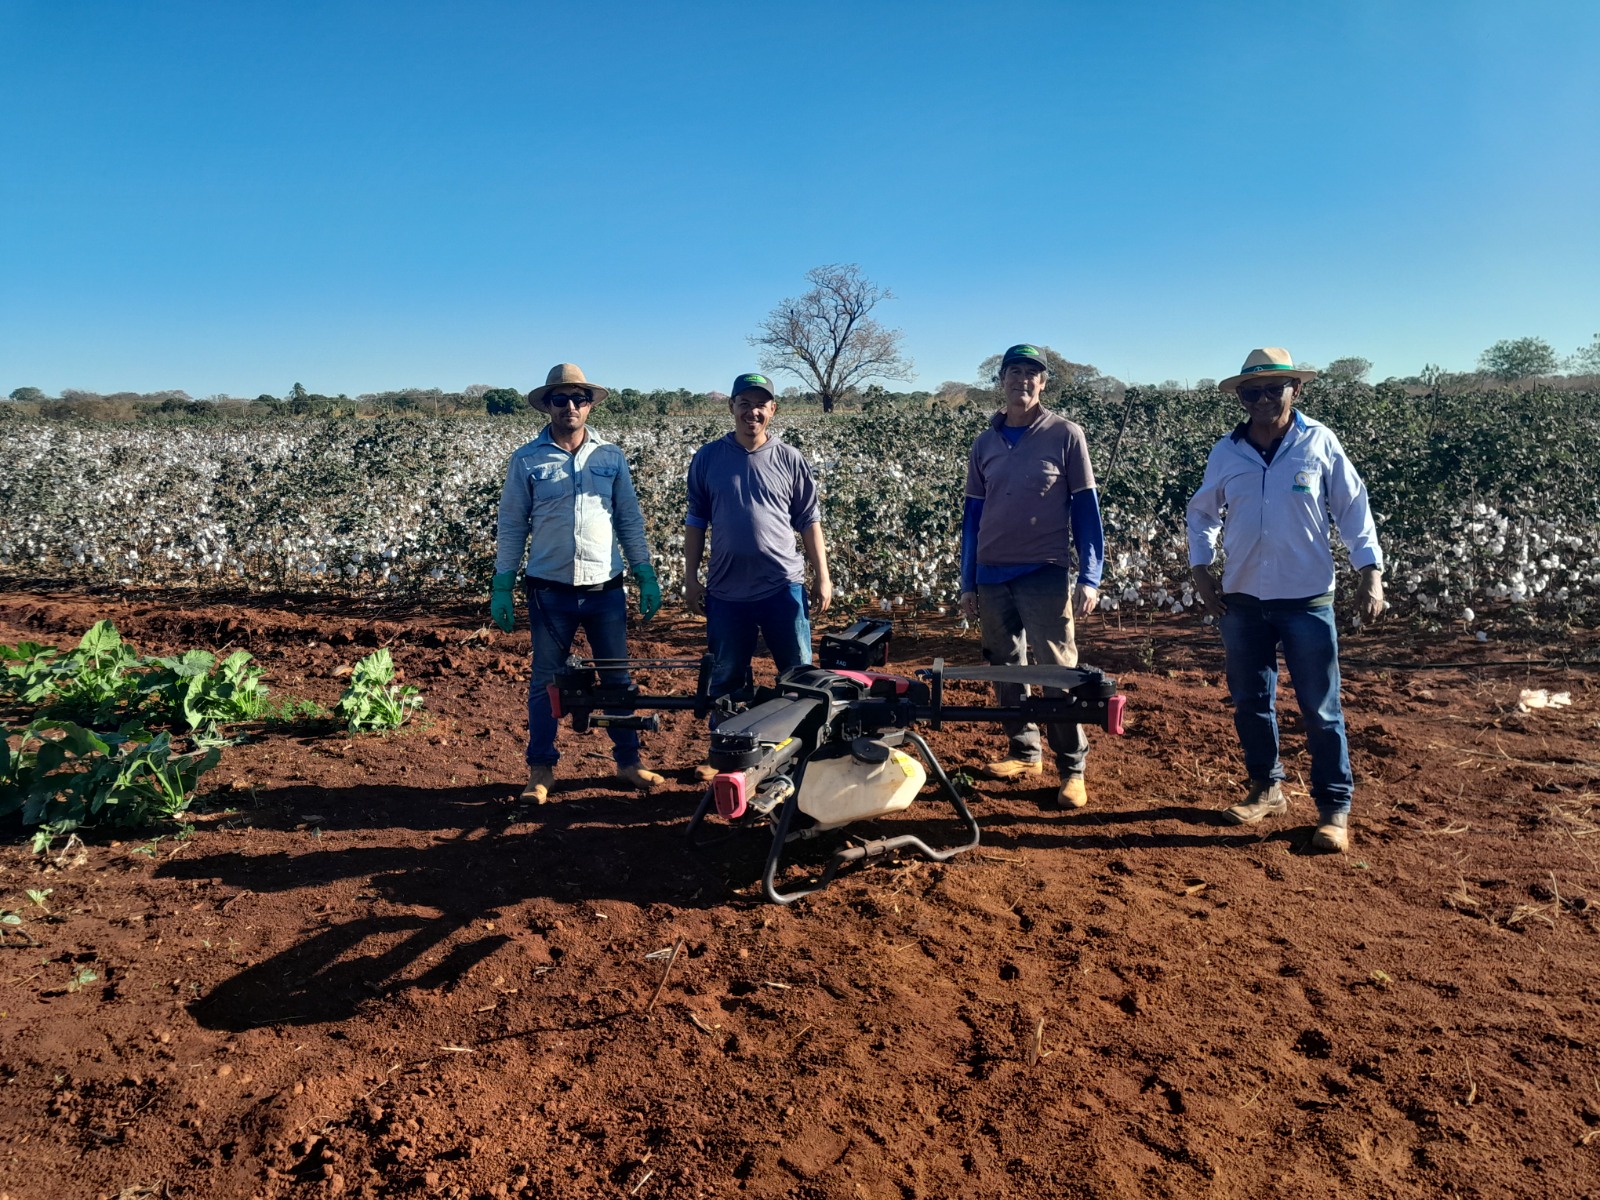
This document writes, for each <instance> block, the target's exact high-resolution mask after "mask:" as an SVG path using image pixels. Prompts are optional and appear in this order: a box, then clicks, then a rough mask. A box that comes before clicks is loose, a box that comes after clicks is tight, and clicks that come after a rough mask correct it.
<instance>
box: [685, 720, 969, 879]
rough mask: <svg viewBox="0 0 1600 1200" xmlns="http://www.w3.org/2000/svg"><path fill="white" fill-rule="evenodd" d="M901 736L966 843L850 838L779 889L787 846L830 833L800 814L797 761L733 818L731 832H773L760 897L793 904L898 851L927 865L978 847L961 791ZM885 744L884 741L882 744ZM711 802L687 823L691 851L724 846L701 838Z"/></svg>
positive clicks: (921, 746) (801, 770)
mask: <svg viewBox="0 0 1600 1200" xmlns="http://www.w3.org/2000/svg"><path fill="white" fill-rule="evenodd" d="M902 737H903V739H904V741H905V742H909V743H910V744H911V745H912V746H913V747H915V749H916V751H917V754H918V756H919V757H920V758H921V759H922V761H923V762H924V763H925V764H926V766H927V769H928V774H929V775H931V776H932V777H933V781H934V782H935V783H936V784H937V785H938V787H939V790H940V791H941V792H942V793H943V794H944V797H945V799H947V800H949V802H950V805H951V807H953V808H954V809H955V811H956V816H957V817H958V818H959V819H960V821H961V823H962V825H963V827H964V829H965V832H966V836H967V840H966V841H964V842H962V843H961V844H960V845H955V846H946V847H943V848H936V847H934V846H930V845H928V843H927V842H925V841H924V840H923V839H922V838H920V837H918V836H917V835H916V834H911V833H903V834H899V835H896V836H894V837H884V838H872V839H866V838H859V837H853V838H851V840H850V844H849V845H847V846H842V847H840V848H839V849H838V850H836V851H834V853H833V855H832V856H831V857H830V858H829V859H828V861H827V864H826V865H825V866H824V867H823V869H822V873H821V874H820V875H818V876H817V877H816V878H815V879H814V880H812V881H810V882H809V883H808V884H804V885H799V886H795V887H791V888H789V889H787V890H779V887H778V883H777V879H778V874H779V871H780V867H781V865H782V860H783V856H784V851H785V850H786V849H787V847H788V846H789V844H790V843H791V842H800V841H807V840H810V839H812V838H815V837H819V836H821V835H822V834H824V833H828V832H831V830H828V829H819V828H817V827H816V826H815V824H813V823H811V818H809V817H807V816H806V815H805V814H804V813H802V812H801V811H800V792H801V789H802V788H803V787H804V784H805V778H804V777H805V763H804V762H802V763H801V764H800V765H799V767H798V768H797V769H796V771H795V772H794V778H793V779H792V780H790V779H788V778H782V779H778V780H773V781H772V784H775V785H776V786H775V787H774V786H771V785H769V786H768V787H767V788H765V789H763V790H762V792H760V793H759V794H758V795H756V796H754V797H751V798H750V800H749V802H748V807H747V809H746V810H745V813H744V815H743V816H741V817H740V818H738V820H737V824H735V825H734V828H740V827H744V828H753V827H755V826H757V825H761V824H766V825H770V827H771V829H772V848H771V849H770V850H769V851H768V852H767V861H766V866H765V868H764V869H763V871H762V875H761V891H762V894H763V895H764V896H765V897H766V898H767V899H768V900H769V901H771V902H772V903H773V904H793V903H794V902H795V901H796V900H800V899H802V898H804V897H806V896H809V895H811V894H812V893H813V892H820V891H821V890H822V889H823V888H825V887H827V886H828V885H829V884H830V883H832V882H833V880H834V877H835V876H837V875H838V874H839V872H840V871H841V870H843V869H844V868H845V867H847V866H850V865H851V864H853V863H861V862H867V861H870V860H872V859H877V858H886V857H888V856H890V855H893V854H897V853H899V852H901V851H910V852H912V853H914V854H917V855H920V856H921V857H923V858H926V859H928V860H929V861H931V862H947V861H949V860H950V859H952V858H954V857H955V856H956V855H958V854H964V853H966V852H967V851H968V850H971V849H973V848H974V847H976V846H977V845H978V838H979V833H978V822H977V821H976V820H975V819H974V818H973V816H972V812H971V810H970V809H968V808H967V803H966V801H965V800H964V799H962V796H961V792H960V791H959V790H958V789H957V788H956V786H955V784H953V783H951V782H950V777H949V776H948V775H947V774H945V770H944V767H943V766H941V765H940V763H939V760H938V759H937V758H936V757H934V753H933V751H932V750H931V749H930V748H929V746H928V743H927V742H925V741H924V740H923V739H922V738H921V737H920V736H918V735H917V734H916V733H915V732H913V731H911V730H909V729H908V730H901V731H898V734H897V735H896V736H894V738H893V740H894V741H895V742H897V743H898V742H899V741H900V740H901V738H902ZM885 740H888V739H885ZM713 803H714V794H713V789H712V788H709V787H708V788H707V789H706V793H705V795H704V796H703V797H702V798H701V800H700V806H699V807H698V808H697V809H696V810H695V813H694V816H693V817H691V818H690V819H689V827H688V830H687V835H688V838H689V841H690V844H691V845H693V846H695V847H696V848H704V847H707V846H712V845H716V844H718V843H720V842H723V841H726V840H727V838H728V837H729V836H730V834H723V835H722V836H719V837H714V838H709V839H708V838H703V837H701V836H700V827H701V825H702V823H703V822H704V820H705V818H706V816H707V814H709V813H710V811H711V809H712V806H713ZM800 822H806V824H805V825H804V826H803V827H802V828H798V829H797V828H795V826H796V825H797V824H798V823H800Z"/></svg>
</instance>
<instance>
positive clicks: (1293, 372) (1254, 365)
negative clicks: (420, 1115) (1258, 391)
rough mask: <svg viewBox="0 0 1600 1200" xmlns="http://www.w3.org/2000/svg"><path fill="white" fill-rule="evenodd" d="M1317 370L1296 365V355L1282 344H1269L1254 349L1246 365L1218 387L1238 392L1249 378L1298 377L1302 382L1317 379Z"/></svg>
mask: <svg viewBox="0 0 1600 1200" xmlns="http://www.w3.org/2000/svg"><path fill="white" fill-rule="evenodd" d="M1316 377H1317V373H1316V372H1315V371H1302V370H1301V369H1300V368H1299V367H1297V366H1295V365H1294V355H1292V354H1290V353H1289V352H1288V351H1287V350H1285V349H1284V348H1283V347H1282V346H1267V347H1266V348H1264V349H1261V350H1252V351H1250V355H1249V357H1248V358H1246V359H1245V360H1244V366H1243V367H1242V368H1240V371H1239V373H1238V374H1237V375H1230V376H1228V378H1226V379H1224V380H1223V381H1222V382H1221V383H1219V384H1217V389H1218V390H1219V391H1224V392H1234V393H1237V392H1238V390H1239V385H1240V384H1241V383H1243V382H1244V381H1245V380H1247V379H1279V378H1284V379H1298V380H1301V381H1302V382H1303V381H1305V380H1307V379H1315V378H1316Z"/></svg>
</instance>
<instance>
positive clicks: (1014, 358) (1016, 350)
mask: <svg viewBox="0 0 1600 1200" xmlns="http://www.w3.org/2000/svg"><path fill="white" fill-rule="evenodd" d="M1014 362H1031V363H1033V364H1034V365H1036V366H1037V367H1038V368H1039V369H1040V370H1041V371H1048V370H1049V369H1050V364H1049V363H1047V362H1046V361H1045V359H1044V351H1043V350H1041V349H1039V347H1037V346H1030V345H1028V343H1027V342H1023V343H1022V344H1021V345H1017V346H1013V347H1011V349H1009V350H1007V351H1006V352H1005V354H1004V355H1003V356H1002V357H1001V359H1000V369H1001V370H1002V371H1004V370H1005V369H1006V368H1007V367H1009V366H1010V365H1011V364H1012V363H1014Z"/></svg>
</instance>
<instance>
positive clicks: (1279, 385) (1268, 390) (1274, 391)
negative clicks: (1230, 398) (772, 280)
mask: <svg viewBox="0 0 1600 1200" xmlns="http://www.w3.org/2000/svg"><path fill="white" fill-rule="evenodd" d="M1293 386H1294V384H1293V383H1291V382H1289V381H1288V380H1277V381H1274V382H1272V383H1258V384H1256V385H1255V386H1254V387H1242V388H1240V389H1239V399H1241V400H1243V401H1244V402H1245V403H1246V404H1254V403H1255V402H1256V401H1257V400H1278V399H1281V398H1282V397H1283V393H1284V391H1285V389H1287V388H1291V387H1293Z"/></svg>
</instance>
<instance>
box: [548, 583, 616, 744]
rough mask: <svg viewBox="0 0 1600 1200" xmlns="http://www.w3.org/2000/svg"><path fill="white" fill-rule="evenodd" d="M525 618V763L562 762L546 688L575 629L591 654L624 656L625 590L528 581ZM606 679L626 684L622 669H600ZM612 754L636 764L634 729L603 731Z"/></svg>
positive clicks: (566, 652) (568, 649) (569, 648)
mask: <svg viewBox="0 0 1600 1200" xmlns="http://www.w3.org/2000/svg"><path fill="white" fill-rule="evenodd" d="M527 595H528V618H529V623H530V624H531V625H532V626H533V673H532V674H531V675H529V677H528V765H529V766H530V767H553V766H555V764H556V763H557V762H559V761H560V760H561V755H560V753H559V752H558V751H557V750H556V719H555V717H554V716H553V715H552V714H551V712H550V693H549V692H547V691H545V686H546V685H547V684H548V683H550V681H551V680H553V679H554V678H555V677H556V671H557V670H558V669H560V667H561V665H562V664H563V663H565V662H566V661H567V656H568V655H569V654H571V653H572V639H573V638H574V637H575V636H576V635H577V632H578V630H579V629H582V630H583V632H584V634H585V635H587V637H588V639H589V654H590V655H591V657H594V658H626V657H627V656H628V642H627V625H628V593H627V592H626V591H625V590H624V589H622V588H613V589H612V590H611V591H609V592H557V591H551V590H549V589H535V588H534V587H533V586H532V585H527ZM601 679H602V680H603V681H604V682H606V683H620V684H624V685H625V684H627V682H628V672H627V671H626V670H615V671H602V672H601ZM606 732H607V733H609V734H610V735H611V742H612V755H613V756H614V757H615V758H616V760H617V766H619V767H631V766H636V765H637V764H638V762H639V733H638V731H637V730H634V729H608V730H606Z"/></svg>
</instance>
